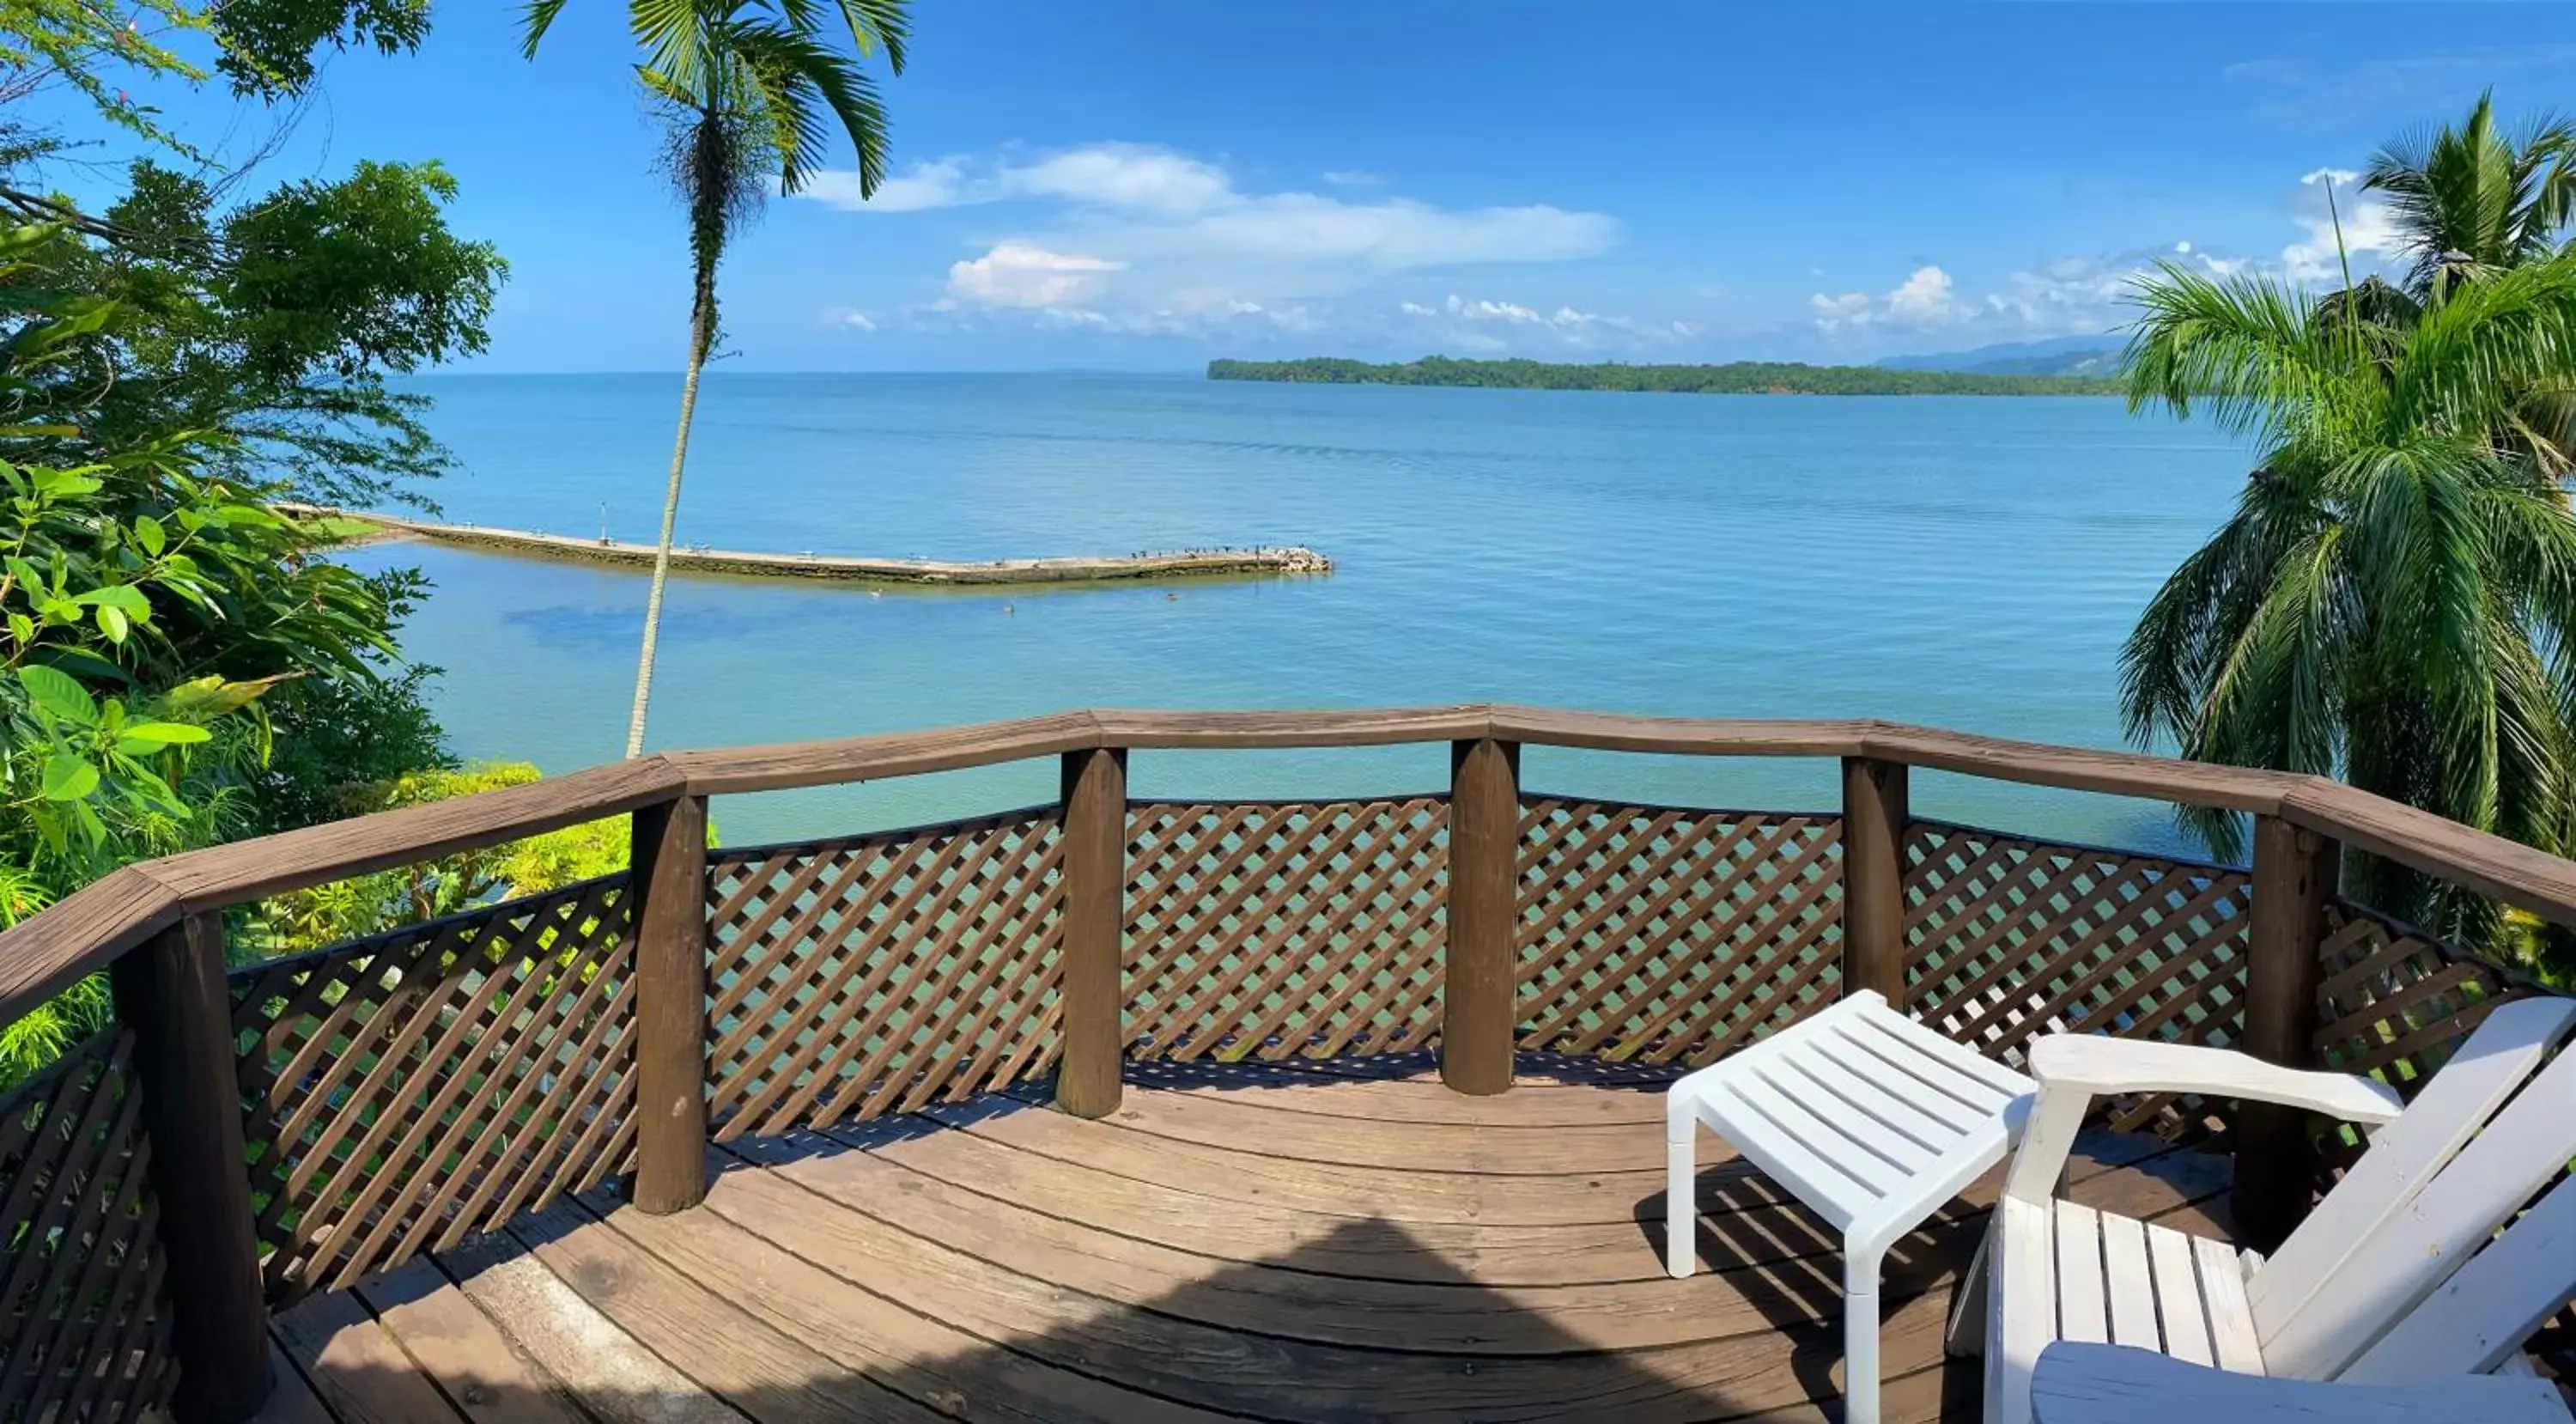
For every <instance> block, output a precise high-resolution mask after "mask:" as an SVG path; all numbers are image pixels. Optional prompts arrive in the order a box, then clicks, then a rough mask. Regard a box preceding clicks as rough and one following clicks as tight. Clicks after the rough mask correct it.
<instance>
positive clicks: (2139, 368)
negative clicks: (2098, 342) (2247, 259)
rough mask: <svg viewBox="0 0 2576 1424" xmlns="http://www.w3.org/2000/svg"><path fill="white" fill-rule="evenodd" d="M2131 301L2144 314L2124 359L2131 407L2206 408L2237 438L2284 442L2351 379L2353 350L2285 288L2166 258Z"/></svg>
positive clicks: (2309, 302) (2181, 412) (2306, 300)
mask: <svg viewBox="0 0 2576 1424" xmlns="http://www.w3.org/2000/svg"><path fill="white" fill-rule="evenodd" d="M2129 300H2130V303H2131V305H2133V306H2135V307H2137V308H2138V309H2139V311H2140V315H2139V317H2138V319H2137V320H2136V321H2135V322H2133V323H2132V324H2131V326H2130V335H2129V345H2128V352H2127V355H2126V358H2125V359H2126V365H2127V370H2128V381H2129V408H2130V409H2131V410H2140V409H2144V408H2146V407H2148V406H2151V405H2158V404H2161V405H2164V406H2167V407H2169V408H2171V409H2172V411H2173V412H2174V413H2175V414H2176V415H2178V416H2183V417H2189V416H2190V415H2191V414H2192V413H2193V412H2194V411H2196V410H2198V411H2205V412H2206V413H2207V414H2208V415H2209V416H2210V418H2211V419H2213V420H2214V421H2216V422H2217V423H2218V425H2219V426H2220V427H2221V428H2223V429H2225V430H2228V431H2230V432H2231V433H2235V434H2240V435H2253V436H2256V437H2259V438H2261V439H2263V440H2265V441H2266V442H2267V443H2269V442H2278V441H2282V440H2285V439H2287V438H2289V437H2290V436H2291V435H2292V434H2293V433H2294V432H2295V428H2296V426H2297V424H2298V423H2299V422H2300V421H2301V420H2303V419H2304V418H2306V417H2307V416H2308V415H2309V414H2310V413H2312V412H2314V411H2316V410H2318V409H2319V408H2320V407H2321V406H2322V404H2323V403H2324V402H2325V401H2326V400H2328V399H2329V398H2330V397H2331V396H2333V394H2334V393H2335V392H2336V390H2337V389H2338V388H2339V387H2341V386H2343V385H2344V384H2346V383H2347V382H2348V381H2349V379H2350V376H2351V373H2352V367H2353V361H2352V355H2351V353H2350V351H2349V350H2347V349H2344V348H2343V347H2342V346H2341V345H2340V344H2339V343H2338V342H2337V341H2335V340H2334V339H2332V337H2331V336H2330V335H2329V334H2327V333H2324V332H2321V331H2320V330H2319V329H2318V322H2317V320H2316V302H2315V300H2314V299H2313V298H2311V297H2309V296H2308V295H2307V294H2306V293H2305V292H2302V291H2300V290H2298V289H2297V288H2295V287H2292V286H2289V285H2287V284H2285V283H2280V282H2273V281H2268V280H2264V279H2261V278H2257V277H2249V276H2237V277H2227V278H2216V277H2210V276H2207V275H2205V274H2203V273H2199V272H2194V271H2190V270H2188V269H2186V268H2183V267H2181V266H2179V265H2177V264H2175V263H2172V262H2162V263H2159V264H2158V266H2157V270H2156V272H2155V273H2154V274H2153V275H2152V276H2148V277H2145V278H2142V279H2141V280H2140V281H2138V282H2137V283H2135V284H2134V285H2133V286H2132V287H2131V288H2130V293H2129Z"/></svg>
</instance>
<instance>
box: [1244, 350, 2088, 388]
mask: <svg viewBox="0 0 2576 1424" xmlns="http://www.w3.org/2000/svg"><path fill="white" fill-rule="evenodd" d="M1207 374H1208V379H1209V380H1211V381H1294V382H1310V383H1317V384H1327V385H1369V386H1497V387H1503V388H1507V389H1511V390H1543V391H1659V392H1666V393H1674V394H1687V395H1799V396H1914V395H1923V396H2101V395H2114V394H2117V393H2119V392H2120V391H2121V390H2123V389H2124V387H2123V386H2122V385H2121V384H2120V382H2118V381H2116V380H2111V379H2107V378H2097V377H2089V376H2025V375H2006V374H1996V373H1991V372H1977V371H1906V370H1896V369H1893V368H1890V367H1883V366H1809V365H1806V364H1804V363H1802V362H1797V361H1733V362H1729V363H1727V364H1725V365H1722V366H1633V365H1629V364H1626V363H1624V362H1618V361H1605V362H1600V363H1597V364H1593V365H1562V364H1554V363H1549V362H1543V361H1528V360H1510V361H1468V360H1460V359H1458V358H1455V357H1450V356H1426V357H1424V358H1422V359H1421V360H1419V361H1406V362H1401V363H1383V364H1373V363H1371V362H1367V361H1352V360H1347V359H1344V358H1341V357H1334V356H1310V357H1307V358H1305V359H1303V360H1297V361H1227V360H1218V361H1210V362H1209V363H1208V369H1207Z"/></svg>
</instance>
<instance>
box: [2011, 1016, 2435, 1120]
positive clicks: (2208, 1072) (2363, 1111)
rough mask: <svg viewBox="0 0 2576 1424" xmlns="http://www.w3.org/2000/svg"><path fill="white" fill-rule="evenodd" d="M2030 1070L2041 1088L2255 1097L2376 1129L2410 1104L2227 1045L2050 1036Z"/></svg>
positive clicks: (2035, 1050)
mask: <svg viewBox="0 0 2576 1424" xmlns="http://www.w3.org/2000/svg"><path fill="white" fill-rule="evenodd" d="M2030 1073H2031V1076H2032V1077H2034V1078H2037V1079H2038V1080H2039V1084H2040V1087H2041V1089H2042V1090H2043V1091H2045V1090H2047V1089H2051V1088H2058V1089H2067V1090H2072V1091H2075V1092H2079V1093H2088V1094H2095V1095H2099V1094H2105V1093H2199V1094H2202V1095H2203V1096H2206V1097H2213V1098H2249V1099H2252V1100H2253V1101H2255V1102H2262V1103H2279V1104H2281V1105H2282V1106H2284V1107H2293V1108H2306V1109H2308V1110H2309V1111H2311V1112H2320V1113H2324V1114H2326V1115H2327V1116H2329V1117H2333V1118H2339V1119H2341V1120H2342V1121H2345V1122H2357V1123H2362V1124H2364V1125H2367V1126H2371V1127H2376V1126H2378V1125H2380V1124H2381V1123H2384V1122H2388V1121H2390V1120H2391V1119H2393V1118H2395V1117H2396V1116H2397V1114H2398V1113H2400V1112H2402V1111H2404V1110H2405V1107H2406V1104H2405V1103H2404V1102H2403V1101H2402V1100H2400V1099H2399V1098H2398V1096H2397V1091H2396V1090H2395V1089H2393V1088H2391V1087H2389V1086H2388V1085H2387V1084H2385V1083H2374V1082H2372V1081H2371V1080H2370V1079H2368V1078H2356V1077H2354V1076H2352V1075H2351V1074H2349V1073H2320V1072H2311V1071H2306V1070H2302V1069H2297V1068H2284V1067H2281V1066H2280V1065H2279V1064H2276V1063H2266V1062H2264V1061H2263V1060H2262V1059H2260V1058H2255V1057H2253V1056H2251V1055H2248V1054H2243V1053H2234V1052H2230V1051H2228V1050H2227V1049H2224V1048H2203V1047H2200V1046H2198V1045H2195V1044H2188V1043H2159V1042H2155V1041H2153V1040H2150V1039H2138V1038H2109V1037H2106V1036H2104V1035H2101V1034H2090V1033H2061V1034H2051V1035H2049V1036H2048V1037H2046V1038H2043V1039H2041V1040H2039V1041H2038V1042H2037V1043H2034V1044H2032V1045H2031V1049H2030Z"/></svg>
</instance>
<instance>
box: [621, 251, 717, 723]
mask: <svg viewBox="0 0 2576 1424" xmlns="http://www.w3.org/2000/svg"><path fill="white" fill-rule="evenodd" d="M715 297H716V274H715V266H714V264H713V263H710V262H705V261H703V260H702V261H701V262H700V263H699V264H698V273H697V284H696V295H695V300H694V301H693V302H692V303H691V304H690V305H691V309H690V312H689V371H688V375H687V376H686V377H685V378H683V379H682V381H681V382H680V432H679V435H678V436H677V437H676V438H675V439H673V440H672V442H671V482H670V484H669V485H668V486H667V487H665V488H664V490H663V491H662V537H661V540H660V542H658V543H657V544H655V545H654V548H653V585H652V589H651V591H650V592H648V593H646V594H645V595H644V650H643V652H642V653H641V654H639V655H638V656H637V657H636V659H635V711H634V713H633V715H631V716H630V717H629V718H628V719H627V722H626V755H628V756H629V757H637V756H642V755H643V754H644V715H645V712H646V710H647V709H648V708H649V707H650V706H651V704H652V701H653V659H654V655H655V653H656V651H657V650H658V649H659V647H660V645H661V641H662V589H663V586H664V585H666V584H668V583H669V582H670V579H671V530H672V527H673V526H674V525H676V524H677V523H678V522H679V519H680V474H681V471H682V470H683V469H685V468H686V467H687V465H688V460H689V422H690V421H691V420H693V419H695V418H696V416H697V413H698V374H699V373H700V372H701V371H704V370H705V369H706V365H707V348H708V347H710V346H712V345H714V344H715Z"/></svg>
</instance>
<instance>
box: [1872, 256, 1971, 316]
mask: <svg viewBox="0 0 2576 1424" xmlns="http://www.w3.org/2000/svg"><path fill="white" fill-rule="evenodd" d="M1887 314H1888V316H1889V317H1891V318H1892V319H1894V320H1897V321H1902V322H1911V323H1913V324H1915V325H1917V326H1932V325H1937V324H1939V323H1941V322H1946V321H1953V320H1956V319H1957V318H1958V315H1959V298H1958V294H1957V291H1956V289H1955V287H1954V286H1953V284H1952V283H1951V281H1950V274H1949V273H1947V272H1944V271H1942V270H1941V269H1940V268H1938V267H1932V266H1924V267H1917V268H1915V269H1914V274H1913V275H1912V276H1910V277H1907V278H1906V279H1905V280H1904V281H1903V282H1902V283H1900V284H1899V285H1898V286H1897V288H1896V290H1895V291H1892V292H1890V293H1888V294H1887Z"/></svg>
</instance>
